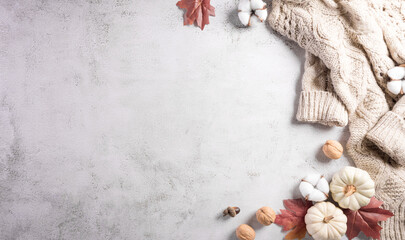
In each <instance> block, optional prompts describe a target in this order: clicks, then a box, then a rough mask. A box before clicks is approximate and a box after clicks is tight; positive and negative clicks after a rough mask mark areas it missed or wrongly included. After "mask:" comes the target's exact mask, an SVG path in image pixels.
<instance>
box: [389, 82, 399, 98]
mask: <svg viewBox="0 0 405 240" xmlns="http://www.w3.org/2000/svg"><path fill="white" fill-rule="evenodd" d="M402 87H403V84H402V81H390V82H388V83H387V88H388V91H390V92H391V93H393V94H395V95H397V94H399V93H400V92H401V88H402Z"/></svg>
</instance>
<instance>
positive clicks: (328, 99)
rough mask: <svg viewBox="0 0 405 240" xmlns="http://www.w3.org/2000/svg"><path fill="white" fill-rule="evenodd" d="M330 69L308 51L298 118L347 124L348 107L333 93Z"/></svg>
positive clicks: (330, 124) (325, 122)
mask: <svg viewBox="0 0 405 240" xmlns="http://www.w3.org/2000/svg"><path fill="white" fill-rule="evenodd" d="M329 74H330V71H329V69H328V68H327V67H326V66H325V64H324V63H323V62H322V60H321V59H319V58H318V57H316V56H315V55H313V54H311V53H309V52H306V59H305V66H304V75H303V77H302V92H301V94H300V99H299V105H298V111H297V119H298V120H299V121H304V122H316V123H320V124H323V125H327V126H339V127H343V126H346V125H347V122H348V115H347V111H346V108H345V107H344V105H343V103H342V102H341V101H340V99H339V97H338V96H336V94H335V93H333V86H332V83H331V79H330V76H329Z"/></svg>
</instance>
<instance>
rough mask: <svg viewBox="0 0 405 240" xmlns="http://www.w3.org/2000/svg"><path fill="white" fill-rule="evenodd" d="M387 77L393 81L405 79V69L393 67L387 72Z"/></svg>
mask: <svg viewBox="0 0 405 240" xmlns="http://www.w3.org/2000/svg"><path fill="white" fill-rule="evenodd" d="M387 74H388V76H389V77H390V78H391V79H393V80H401V79H403V78H404V77H405V67H394V68H391V69H390V70H388V72H387Z"/></svg>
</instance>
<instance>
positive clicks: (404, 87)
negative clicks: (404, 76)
mask: <svg viewBox="0 0 405 240" xmlns="http://www.w3.org/2000/svg"><path fill="white" fill-rule="evenodd" d="M401 82H402V92H404V93H405V81H401Z"/></svg>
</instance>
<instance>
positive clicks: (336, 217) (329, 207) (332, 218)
mask: <svg viewBox="0 0 405 240" xmlns="http://www.w3.org/2000/svg"><path fill="white" fill-rule="evenodd" d="M346 223H347V217H346V215H345V214H344V213H343V211H342V210H341V209H340V208H337V207H336V206H335V205H333V204H332V203H330V202H320V203H317V204H315V205H314V206H312V207H310V208H309V209H308V211H307V214H306V215H305V224H306V228H307V231H308V233H309V234H310V235H311V236H312V237H313V238H314V239H315V240H335V239H336V240H338V239H341V237H342V236H343V235H344V234H345V233H346V230H347V225H346Z"/></svg>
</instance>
